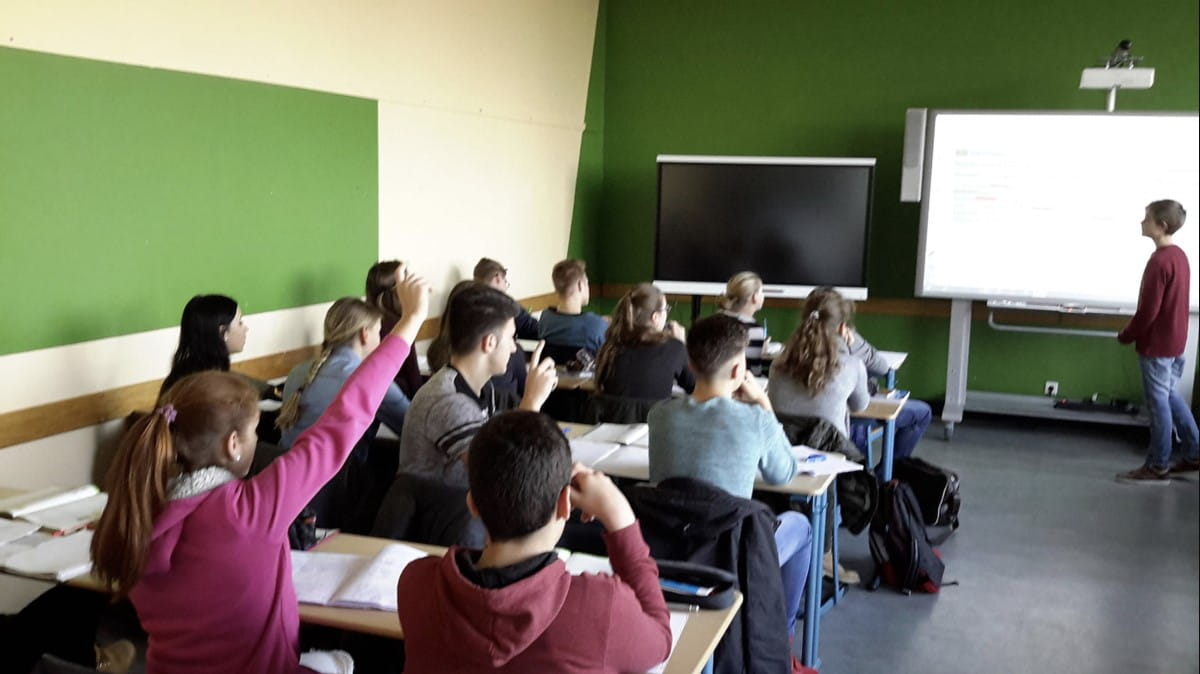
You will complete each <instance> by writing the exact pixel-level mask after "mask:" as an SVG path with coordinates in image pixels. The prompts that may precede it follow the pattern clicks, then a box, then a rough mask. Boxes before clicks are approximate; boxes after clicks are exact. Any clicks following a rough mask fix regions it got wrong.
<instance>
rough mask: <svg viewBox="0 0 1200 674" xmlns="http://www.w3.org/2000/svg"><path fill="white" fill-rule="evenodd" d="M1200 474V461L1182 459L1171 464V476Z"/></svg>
mask: <svg viewBox="0 0 1200 674" xmlns="http://www.w3.org/2000/svg"><path fill="white" fill-rule="evenodd" d="M1197 472H1200V459H1180V460H1178V461H1176V462H1175V463H1173V464H1171V475H1172V476H1175V475H1187V474H1188V473H1197Z"/></svg>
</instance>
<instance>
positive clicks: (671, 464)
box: [648, 314, 812, 634]
mask: <svg viewBox="0 0 1200 674" xmlns="http://www.w3.org/2000/svg"><path fill="white" fill-rule="evenodd" d="M749 340H750V338H749V333H748V332H747V330H746V327H745V325H743V324H742V323H741V321H739V320H738V319H736V318H733V317H731V316H726V315H723V314H718V315H716V316H709V317H708V318H704V319H702V320H700V321H697V322H696V324H695V325H693V326H692V329H691V331H690V332H689V333H688V336H687V350H688V365H689V366H690V367H691V368H692V372H693V373H695V375H696V390H695V391H694V392H693V393H692V395H691V396H688V397H686V398H675V399H673V400H670V401H667V402H664V403H660V404H658V405H656V406H655V407H654V408H653V409H651V410H650V415H649V419H648V421H649V424H650V480H651V481H653V482H661V481H663V480H666V479H667V478H671V477H690V478H696V479H700V480H705V481H707V482H710V483H712V484H714V485H716V486H718V487H720V488H722V489H724V490H725V491H728V492H729V493H731V494H733V495H734V496H740V497H742V498H750V497H751V495H752V493H753V491H754V480H755V477H756V475H757V473H758V472H759V471H761V472H762V476H763V479H764V480H766V481H767V482H768V483H770V484H783V483H785V482H788V481H790V480H791V479H792V478H793V477H795V475H796V471H797V463H796V458H795V456H793V455H792V450H791V443H789V442H788V439H787V436H786V435H785V434H784V432H783V427H782V426H781V425H780V424H779V421H778V420H777V419H776V418H775V413H774V411H772V409H771V403H770V401H769V400H768V399H767V395H766V393H764V392H763V390H762V388H761V387H759V385H758V383H757V382H756V381H755V380H754V377H753V376H751V375H750V374H749V372H748V371H747V368H746V345H747V344H748V343H749ZM776 521H777V523H778V524H777V526H776V529H775V545H776V549H777V550H778V552H779V564H780V569H781V573H782V575H783V591H784V595H785V601H784V605H785V607H786V609H787V611H788V616H787V628H788V633H789V634H791V633H793V632H794V631H795V627H796V614H797V613H798V612H799V610H800V601H801V599H802V598H803V597H804V582H805V579H806V578H807V577H808V566H809V562H810V559H809V555H810V548H811V545H812V528H811V527H810V526H809V523H808V520H807V519H805V518H804V517H803V516H802V515H800V513H798V512H794V511H788V512H785V513H783V514H781V515H779V516H778V518H777V520H776Z"/></svg>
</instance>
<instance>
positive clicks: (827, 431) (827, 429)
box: [775, 414, 864, 462]
mask: <svg viewBox="0 0 1200 674" xmlns="http://www.w3.org/2000/svg"><path fill="white" fill-rule="evenodd" d="M775 418H777V419H779V423H780V424H782V425H783V432H784V433H785V434H787V437H788V442H790V443H792V444H793V445H808V446H809V447H812V448H813V449H819V450H821V451H822V452H840V453H841V454H843V455H845V456H846V458H848V459H850V460H851V461H859V462H861V461H862V460H863V458H864V457H863V455H862V452H860V451H858V448H857V447H855V446H854V443H853V442H850V438H847V437H846V436H845V434H843V433H842V432H841V431H840V430H838V429H837V428H836V427H835V426H834V425H833V424H831V423H829V422H828V421H827V420H825V419H822V418H821V417H813V416H805V415H800V414H776V415H775Z"/></svg>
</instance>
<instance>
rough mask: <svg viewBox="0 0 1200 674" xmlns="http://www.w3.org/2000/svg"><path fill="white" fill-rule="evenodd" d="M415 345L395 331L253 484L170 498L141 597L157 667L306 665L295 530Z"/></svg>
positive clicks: (134, 594) (137, 589)
mask: <svg viewBox="0 0 1200 674" xmlns="http://www.w3.org/2000/svg"><path fill="white" fill-rule="evenodd" d="M409 350H410V348H409V345H408V344H406V343H405V342H404V341H403V340H402V339H399V338H397V337H389V338H387V339H385V340H384V341H383V343H382V344H381V345H380V346H379V348H378V349H376V350H375V352H374V353H373V354H371V356H369V357H368V358H367V359H366V360H365V361H363V363H362V365H360V366H359V367H358V369H357V370H355V372H354V374H353V375H351V376H350V378H349V379H348V380H347V381H346V384H345V386H344V387H343V388H342V390H341V393H339V394H338V397H337V398H336V399H335V400H334V401H333V404H332V405H330V406H329V408H328V409H327V410H326V411H325V414H323V415H322V416H321V418H320V419H319V420H318V421H317V423H316V424H315V425H313V426H312V427H311V428H309V429H308V431H306V432H305V433H304V434H303V435H301V436H300V437H299V438H297V440H296V443H295V444H294V445H293V446H292V448H291V450H290V451H288V452H287V453H286V454H284V455H283V456H281V457H279V458H278V459H275V461H273V462H272V463H271V465H270V466H268V467H267V469H266V470H264V471H263V472H262V473H260V474H258V475H256V476H255V477H253V478H251V479H249V480H234V481H232V482H227V483H225V484H224V485H221V486H220V487H217V488H216V489H213V490H211V491H208V492H205V493H203V494H199V495H197V496H193V497H191V498H185V499H181V500H178V501H172V502H170V503H169V504H168V505H167V506H166V508H164V509H163V512H162V513H161V514H160V515H159V516H158V518H157V519H156V520H155V522H154V534H153V541H152V542H151V545H150V552H149V556H148V559H147V561H146V570H145V574H144V575H143V577H142V579H141V581H140V582H139V583H138V584H137V585H136V586H134V588H133V590H132V591H131V592H130V599H131V600H132V601H133V604H134V607H135V608H136V609H137V612H138V617H139V618H140V619H141V622H142V626H143V627H144V628H145V629H146V632H147V633H148V634H149V636H150V645H149V649H148V651H147V653H146V670H147V671H148V672H151V673H152V674H153V673H155V672H222V673H224V672H262V673H264V674H267V673H275V672H300V671H307V670H305V669H303V668H301V667H300V664H299V630H300V619H299V614H298V608H297V605H296V592H295V589H294V588H293V587H292V563H291V556H290V553H289V550H288V542H287V530H288V526H289V525H290V524H291V523H292V520H294V519H295V518H296V515H298V514H299V513H300V510H301V509H303V508H304V506H305V505H306V504H307V503H308V501H309V500H310V499H311V498H312V497H313V495H314V494H316V493H317V490H318V489H320V488H321V486H322V485H323V484H325V482H326V481H328V480H329V478H331V477H333V475H334V474H335V473H337V471H338V470H339V469H340V468H341V466H342V463H344V462H345V460H346V457H347V456H348V455H349V453H350V450H351V449H353V447H354V444H355V443H356V442H358V439H359V438H360V437H362V434H363V431H364V430H366V428H367V426H368V425H369V424H370V423H371V421H372V420H373V419H374V418H375V410H376V409H377V408H378V407H379V403H380V401H381V400H382V399H383V395H384V392H385V391H387V387H388V384H389V383H390V382H391V381H392V377H393V376H395V374H396V371H397V370H399V369H400V365H401V363H403V362H404V359H405V358H407V357H408V354H409Z"/></svg>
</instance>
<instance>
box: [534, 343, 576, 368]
mask: <svg viewBox="0 0 1200 674" xmlns="http://www.w3.org/2000/svg"><path fill="white" fill-rule="evenodd" d="M582 348H583V347H582V346H572V345H570V344H552V343H550V342H546V346H545V347H543V348H542V358H553V359H554V364H555V365H566V364H567V363H570V362H571V361H573V360H575V354H576V353H578V352H579V350H580V349H582Z"/></svg>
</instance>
